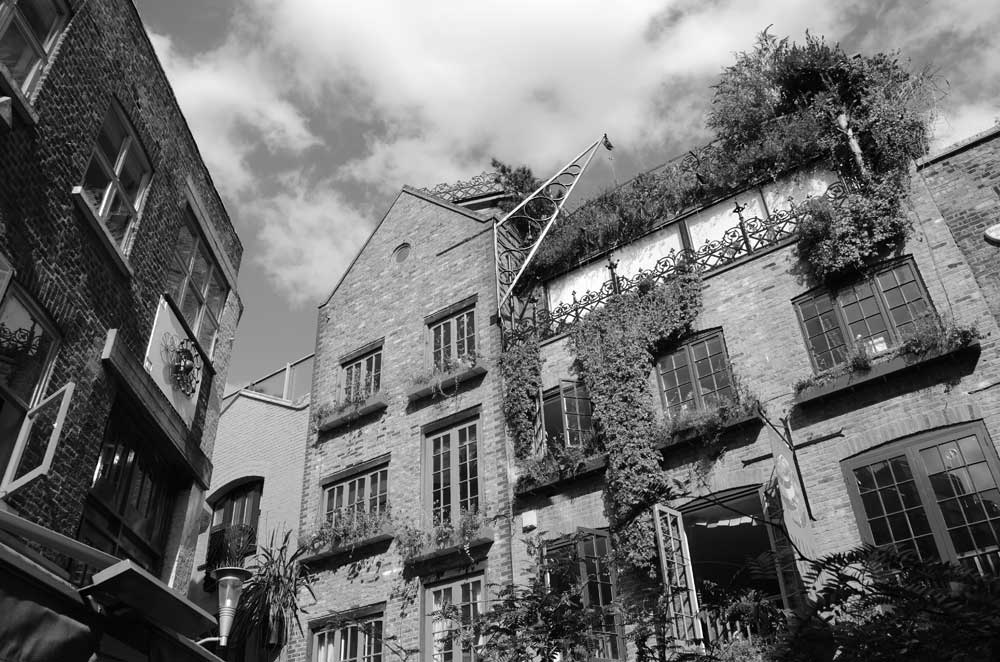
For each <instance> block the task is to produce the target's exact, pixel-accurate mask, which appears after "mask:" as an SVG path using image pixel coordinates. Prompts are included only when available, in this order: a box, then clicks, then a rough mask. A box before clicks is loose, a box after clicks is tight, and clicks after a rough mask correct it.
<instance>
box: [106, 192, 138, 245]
mask: <svg viewBox="0 0 1000 662" xmlns="http://www.w3.org/2000/svg"><path fill="white" fill-rule="evenodd" d="M134 214H135V212H134V211H133V210H132V205H131V203H129V202H128V201H127V200H126V199H125V198H124V197H122V195H121V193H119V192H117V191H115V192H114V193H112V200H111V205H110V207H109V210H108V214H107V217H106V218H105V220H104V226H105V227H106V228H107V229H108V232H110V233H111V237H112V239H114V241H115V244H117V245H118V246H121V245H122V243H123V242H124V241H125V236H126V235H127V234H128V229H129V225H130V224H131V223H132V217H133V216H134Z"/></svg>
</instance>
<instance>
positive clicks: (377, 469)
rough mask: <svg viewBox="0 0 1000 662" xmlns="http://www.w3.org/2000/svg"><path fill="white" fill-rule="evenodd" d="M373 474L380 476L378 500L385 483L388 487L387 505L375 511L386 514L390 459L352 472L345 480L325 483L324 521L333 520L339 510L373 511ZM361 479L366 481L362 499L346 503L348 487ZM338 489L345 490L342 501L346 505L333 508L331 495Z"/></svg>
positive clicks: (387, 502) (387, 488) (387, 490)
mask: <svg viewBox="0 0 1000 662" xmlns="http://www.w3.org/2000/svg"><path fill="white" fill-rule="evenodd" d="M382 472H385V477H384V478H383V477H382ZM372 476H379V478H378V481H377V482H378V484H379V488H380V491H379V493H378V494H376V495H375V496H376V502H377V501H378V499H377V497H378V496H379V495H380V494H381V493H382V492H381V487H382V485H385V487H386V489H385V505H384V506H382V507H381V508H379V509H378V510H377V511H375V512H377V513H378V514H379V515H382V516H384V515H386V514H387V513H388V512H389V462H388V460H387V461H386V462H384V463H380V464H377V465H375V466H373V467H371V468H370V469H365V470H364V471H360V472H358V473H356V474H351V475H350V476H347V477H345V478H344V479H343V480H338V481H336V482H333V483H329V484H327V485H324V486H323V503H322V510H323V521H324V522H329V521H331V520H332V518H333V517H334V516H335V515H336V514H337V513H338V512H340V513H348V512H350V513H366V514H367V513H371V512H372V510H371V502H372V483H373V482H375V481H372ZM359 480H363V481H364V486H363V487H362V490H361V491H362V492H363V495H362V496H361V498H360V499H355V501H354V503H353V504H351V505H346V501H347V495H348V488H349V486H350V484H351V483H357V481H359ZM338 489H339V490H343V495H344V498H343V499H342V503H343V504H344V505H341V506H340V507H339V508H331V507H330V495H331V493H334V494H335V493H336V491H337V490H338Z"/></svg>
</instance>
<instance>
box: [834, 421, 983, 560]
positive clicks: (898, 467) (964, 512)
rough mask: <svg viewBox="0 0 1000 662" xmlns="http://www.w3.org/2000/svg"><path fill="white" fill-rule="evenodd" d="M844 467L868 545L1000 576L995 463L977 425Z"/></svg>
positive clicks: (886, 449) (864, 457) (894, 446)
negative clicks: (909, 552)
mask: <svg viewBox="0 0 1000 662" xmlns="http://www.w3.org/2000/svg"><path fill="white" fill-rule="evenodd" d="M843 467H844V473H845V476H846V478H847V484H848V492H849V494H850V496H851V501H852V503H853V505H854V512H855V514H856V515H857V517H858V524H859V527H860V529H861V535H862V537H863V538H864V539H865V540H866V541H867V542H870V543H872V544H873V545H876V546H878V547H891V548H894V549H896V550H899V551H912V552H915V553H916V554H918V555H919V556H920V558H922V559H931V560H936V559H943V560H947V561H957V562H960V563H962V564H963V565H966V566H968V567H970V568H973V569H975V570H978V571H979V572H981V573H987V572H988V573H994V574H995V573H997V572H1000V490H998V488H997V478H998V476H1000V463H998V461H997V453H996V449H995V448H994V447H993V444H992V442H991V441H990V440H989V437H988V436H987V435H986V430H985V428H984V427H983V426H982V424H980V423H976V424H967V425H962V426H956V427H953V428H946V429H943V430H935V431H933V432H930V433H926V434H922V435H918V436H917V437H915V438H913V439H908V440H906V441H901V442H896V443H892V444H890V445H888V446H886V447H884V448H880V449H877V450H874V451H870V452H868V453H865V454H863V455H861V456H859V457H857V458H852V459H850V460H847V461H845V462H844V463H843Z"/></svg>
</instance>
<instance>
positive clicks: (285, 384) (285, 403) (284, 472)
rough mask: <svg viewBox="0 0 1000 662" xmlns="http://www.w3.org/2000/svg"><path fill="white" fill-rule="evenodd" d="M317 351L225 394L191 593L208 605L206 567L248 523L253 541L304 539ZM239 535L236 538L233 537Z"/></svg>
mask: <svg viewBox="0 0 1000 662" xmlns="http://www.w3.org/2000/svg"><path fill="white" fill-rule="evenodd" d="M312 359H313V357H312V355H309V356H306V357H304V358H302V359H299V360H297V361H295V362H293V363H289V364H287V365H285V366H284V367H282V368H281V369H280V370H276V371H274V372H272V373H270V374H268V375H265V376H264V377H262V378H261V379H258V380H255V381H253V382H252V383H250V384H247V385H246V386H245V387H243V388H241V389H238V390H236V391H234V392H232V393H230V394H228V395H226V396H225V397H224V398H223V399H222V409H221V412H220V414H219V427H218V431H217V432H216V435H215V444H214V446H213V449H212V464H213V471H212V483H211V485H210V486H209V489H208V492H207V496H206V502H207V504H208V506H209V508H210V509H211V510H212V523H211V525H210V526H209V527H208V528H207V529H206V530H204V531H203V532H202V533H201V535H200V536H199V537H198V546H197V550H196V552H195V562H196V564H197V565H196V572H195V573H194V575H193V576H192V578H191V585H190V597H191V599H192V600H194V602H195V603H196V604H198V605H200V606H201V607H202V608H204V609H205V610H206V611H214V610H215V609H216V604H217V602H218V597H217V595H216V587H215V586H214V585H213V583H212V581H211V578H210V576H208V573H209V572H210V571H211V570H212V569H213V567H218V566H219V565H222V564H223V561H222V559H220V558H219V555H220V553H222V552H223V551H224V550H223V546H224V545H225V544H226V536H227V534H228V535H229V536H230V538H229V540H230V541H232V540H234V539H235V540H237V541H240V542H242V539H241V538H239V535H240V532H239V531H237V530H234V527H235V528H236V529H239V528H240V527H246V529H245V531H246V535H247V545H248V550H249V547H250V545H252V544H253V543H258V542H259V543H261V544H265V545H269V544H270V543H271V540H272V538H273V539H274V540H275V541H276V542H278V543H280V541H281V540H282V539H283V536H284V535H285V533H286V532H291V538H290V539H291V541H292V543H293V544H294V543H295V542H297V540H298V528H299V508H300V506H301V502H302V472H303V469H304V463H305V450H306V434H307V432H308V427H309V389H310V388H311V387H312ZM234 536H235V538H234Z"/></svg>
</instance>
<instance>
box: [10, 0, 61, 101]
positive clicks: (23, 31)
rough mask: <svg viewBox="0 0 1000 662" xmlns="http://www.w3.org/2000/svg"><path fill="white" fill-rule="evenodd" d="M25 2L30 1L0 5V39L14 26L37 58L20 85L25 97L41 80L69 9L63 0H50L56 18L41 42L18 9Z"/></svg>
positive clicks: (28, 0)
mask: <svg viewBox="0 0 1000 662" xmlns="http://www.w3.org/2000/svg"><path fill="white" fill-rule="evenodd" d="M25 2H30V0H7V2H6V3H4V5H0V38H2V37H3V36H4V35H5V34H6V33H7V30H9V29H10V28H11V26H12V25H15V24H16V26H17V29H18V32H19V33H20V35H21V36H22V37H24V38H25V39H26V41H27V43H28V47H29V48H30V49H31V50H32V51H34V53H35V56H36V57H37V58H38V61H37V62H35V64H34V65H32V67H31V71H30V72H29V73H28V75H27V77H26V78H25V79H24V82H23V83H21V84H20V89H21V92H22V93H23V94H25V95H30V94H31V93H32V91H33V90H34V89H35V87H37V85H38V82H39V81H40V80H41V78H42V73H43V72H44V71H45V68H46V67H47V66H48V65H49V61H50V60H51V58H52V50H53V48H54V47H55V44H56V41H58V39H59V37H60V36H61V35H62V32H63V30H64V29H65V28H66V24H67V23H68V22H69V7H67V5H66V3H65V2H64V0H52V4H53V6H55V9H56V12H57V13H58V16H57V17H56V20H55V22H54V23H53V24H52V27H51V28H50V29H49V34H47V35H46V36H45V40H44V42H42V41H39V40H38V37H37V36H36V35H35V33H34V31H33V30H32V29H31V27H30V26H29V24H28V20H27V19H26V18H25V17H24V14H23V13H22V11H21V10H20V9H19V8H18V7H19V5H21V4H22V3H25ZM10 76H11V81H12V82H15V83H16V81H15V80H14V77H13V72H10Z"/></svg>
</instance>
